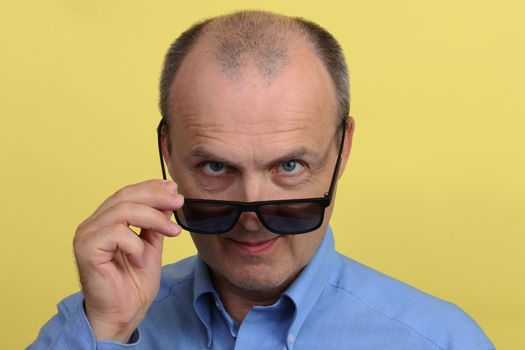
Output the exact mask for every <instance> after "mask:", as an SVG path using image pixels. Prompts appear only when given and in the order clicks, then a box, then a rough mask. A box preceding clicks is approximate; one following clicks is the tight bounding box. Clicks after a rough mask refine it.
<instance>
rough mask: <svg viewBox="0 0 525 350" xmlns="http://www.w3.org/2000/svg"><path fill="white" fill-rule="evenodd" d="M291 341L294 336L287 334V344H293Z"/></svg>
mask: <svg viewBox="0 0 525 350" xmlns="http://www.w3.org/2000/svg"><path fill="white" fill-rule="evenodd" d="M293 341H294V336H293V334H291V333H290V334H288V343H290V344H291V343H293Z"/></svg>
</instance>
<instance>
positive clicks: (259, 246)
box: [227, 236, 280, 254]
mask: <svg viewBox="0 0 525 350" xmlns="http://www.w3.org/2000/svg"><path fill="white" fill-rule="evenodd" d="M279 237H280V236H277V237H274V238H272V239H268V240H263V241H257V242H242V241H238V240H236V239H233V238H227V240H228V241H229V242H231V243H232V245H233V246H234V247H235V248H237V249H239V250H241V251H242V252H244V253H248V254H261V253H264V252H266V251H268V250H270V249H271V248H272V246H273V245H274V244H275V243H276V242H277V240H278V239H279Z"/></svg>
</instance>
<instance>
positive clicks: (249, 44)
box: [159, 11, 350, 122]
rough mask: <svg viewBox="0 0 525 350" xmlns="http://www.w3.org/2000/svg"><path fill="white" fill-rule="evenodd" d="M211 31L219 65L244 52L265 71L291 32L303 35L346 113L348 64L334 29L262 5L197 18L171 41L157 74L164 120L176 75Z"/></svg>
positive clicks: (282, 58)
mask: <svg viewBox="0 0 525 350" xmlns="http://www.w3.org/2000/svg"><path fill="white" fill-rule="evenodd" d="M214 27H215V28H214ZM210 32H211V33H212V34H213V39H214V42H216V49H215V57H216V58H217V59H218V61H219V63H220V64H221V67H222V69H223V71H225V72H228V71H230V72H231V71H235V69H237V68H239V66H240V65H241V62H242V61H241V60H242V57H241V56H242V55H244V54H248V55H250V57H252V58H256V61H255V64H256V66H257V68H258V69H259V70H260V71H261V72H262V73H263V74H265V75H267V76H268V75H272V74H275V73H276V72H277V71H278V70H279V69H280V68H282V66H283V65H285V64H286V60H287V53H286V51H287V47H288V46H287V45H286V43H287V42H288V41H289V38H290V36H289V35H291V34H301V35H303V36H305V37H306V39H308V41H309V42H310V43H311V44H312V46H313V47H314V50H315V52H316V54H317V55H318V57H319V58H320V59H321V61H322V63H323V64H324V66H325V67H326V69H327V71H328V73H329V74H330V77H331V79H332V82H333V84H334V88H335V92H336V99H337V101H336V103H337V114H338V117H339V118H341V119H342V118H346V117H347V116H348V114H349V111H350V91H349V90H350V87H349V76H348V68H347V66H346V62H345V58H344V54H343V50H342V49H341V46H340V45H339V43H338V42H337V40H336V39H335V38H334V37H333V36H332V34H330V33H329V32H328V31H327V30H325V29H324V28H322V27H321V26H319V25H318V24H316V23H314V22H311V21H308V20H305V19H303V18H299V17H286V16H282V15H277V14H274V13H271V12H264V11H240V12H235V13H232V14H229V15H226V16H221V17H214V18H211V19H206V20H204V21H201V22H198V23H196V24H194V25H193V26H191V27H190V28H189V29H187V30H186V31H185V32H183V33H182V34H181V35H180V36H179V37H178V38H177V39H176V40H175V41H174V42H173V43H172V44H171V46H170V48H169V50H168V52H167V53H166V56H165V59H164V65H163V68H162V74H161V78H160V101H159V107H160V112H161V115H162V118H163V119H164V121H165V122H168V115H169V107H170V106H169V95H170V90H171V86H172V85H173V81H174V80H175V75H176V74H177V71H178V69H179V68H180V66H181V64H182V61H183V60H184V58H185V57H186V56H187V55H188V53H189V52H190V50H191V49H192V48H193V47H194V46H195V44H196V43H197V41H198V40H200V39H201V37H205V36H206V35H207V34H208V33H210ZM204 33H205V34H204Z"/></svg>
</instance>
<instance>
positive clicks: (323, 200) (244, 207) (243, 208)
mask: <svg viewBox="0 0 525 350" xmlns="http://www.w3.org/2000/svg"><path fill="white" fill-rule="evenodd" d="M165 125H166V122H165V120H164V119H161V120H160V122H159V125H158V127H157V142H158V148H159V157H160V166H161V169H162V178H163V179H164V180H166V179H167V177H166V169H165V166H164V158H163V157H162V142H161V134H162V128H163V127H164V126H165ZM340 127H341V128H342V129H343V131H342V133H341V141H340V144H339V152H338V155H337V161H336V163H335V168H334V172H333V174H332V180H331V182H330V188H329V190H328V192H326V193H325V194H324V196H323V197H313V198H298V199H274V200H266V201H256V202H238V201H228V200H219V199H196V198H184V204H185V205H186V204H189V203H195V204H199V203H202V204H218V205H229V206H234V207H235V208H236V217H235V220H234V221H233V223H232V225H231V226H229V227H228V228H227V229H224V230H220V231H214V232H208V231H201V230H195V229H193V228H190V227H188V226H186V225H185V224H184V223H182V222H181V220H180V218H179V215H178V214H177V211H176V210H175V211H173V214H174V215H175V220H176V221H177V224H179V226H181V227H182V228H183V229H185V230H187V231H189V232H192V233H200V234H223V233H226V232H228V231H230V230H231V229H232V228H233V227H234V226H235V225H236V224H237V223H238V221H239V217H240V216H241V214H242V213H244V212H254V213H255V214H256V215H257V218H258V219H259V221H260V222H261V224H262V225H263V226H264V227H265V228H266V229H267V230H268V231H270V232H273V233H277V234H281V235H295V234H301V233H307V232H311V231H314V230H317V229H318V228H319V227H320V226H321V225H322V223H323V221H324V213H325V209H326V208H327V207H328V206H330V203H331V202H332V197H333V192H334V189H335V185H336V183H337V174H338V173H339V167H340V164H341V154H342V152H343V147H344V142H345V135H346V129H347V128H348V117H344V118H342V120H341V125H340ZM294 203H317V204H319V206H320V210H321V214H320V218H319V223H318V224H317V225H316V226H315V227H312V228H308V229H305V230H299V231H294V232H285V231H279V230H275V229H273V228H272V227H269V226H268V224H267V223H266V221H265V220H264V217H263V214H262V213H261V211H260V207H262V206H264V205H276V204H294Z"/></svg>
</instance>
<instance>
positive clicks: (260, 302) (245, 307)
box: [210, 269, 298, 325]
mask: <svg viewBox="0 0 525 350" xmlns="http://www.w3.org/2000/svg"><path fill="white" fill-rule="evenodd" d="M210 275H211V278H212V281H213V284H214V287H215V289H216V290H217V292H218V293H219V295H220V296H221V300H222V303H223V304H224V307H225V308H226V310H227V311H228V313H229V314H230V316H231V317H232V318H233V319H234V320H235V322H236V323H237V324H238V325H240V324H241V323H242V321H243V320H244V318H245V317H246V315H247V314H248V312H249V311H250V309H251V308H252V307H253V306H268V305H273V304H275V303H276V302H277V300H279V298H280V297H281V295H282V293H283V292H284V291H285V290H286V289H287V288H288V286H289V285H290V284H291V283H292V281H293V280H294V279H295V278H296V277H297V275H298V273H297V274H294V275H293V276H291V277H290V278H289V279H288V280H286V282H285V283H283V284H281V285H279V286H277V287H274V288H270V289H264V290H247V289H244V288H241V287H239V286H237V285H234V284H233V283H231V282H230V281H228V280H227V279H226V278H224V277H223V276H220V275H218V274H217V273H216V272H214V271H212V270H211V269H210Z"/></svg>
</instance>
